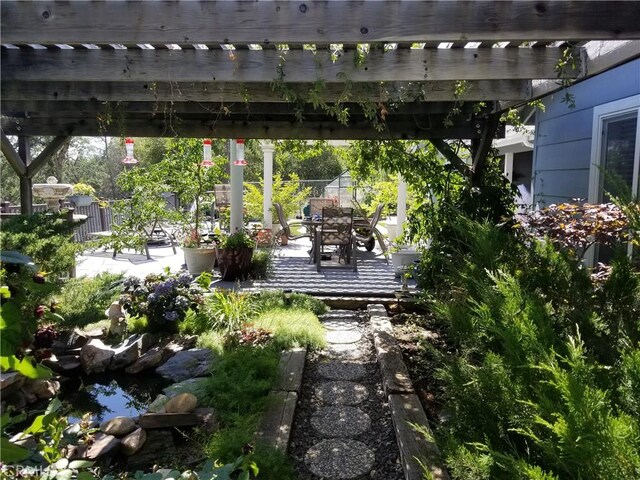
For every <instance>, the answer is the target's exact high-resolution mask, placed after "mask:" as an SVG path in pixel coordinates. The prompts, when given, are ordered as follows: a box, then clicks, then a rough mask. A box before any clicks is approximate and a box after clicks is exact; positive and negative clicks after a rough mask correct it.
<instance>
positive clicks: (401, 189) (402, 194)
mask: <svg viewBox="0 0 640 480" xmlns="http://www.w3.org/2000/svg"><path fill="white" fill-rule="evenodd" d="M406 219H407V182H405V181H404V178H402V175H400V174H398V220H397V224H396V237H399V236H401V235H402V226H403V225H404V221H405V220H406Z"/></svg>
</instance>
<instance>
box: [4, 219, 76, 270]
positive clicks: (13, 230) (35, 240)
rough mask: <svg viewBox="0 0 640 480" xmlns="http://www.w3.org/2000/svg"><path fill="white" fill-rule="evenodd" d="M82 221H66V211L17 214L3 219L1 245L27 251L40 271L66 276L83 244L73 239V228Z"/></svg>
mask: <svg viewBox="0 0 640 480" xmlns="http://www.w3.org/2000/svg"><path fill="white" fill-rule="evenodd" d="M82 223H83V222H73V223H69V222H68V221H67V214H66V212H63V213H50V212H47V213H34V214H33V215H18V216H16V217H13V218H11V219H10V220H8V221H6V222H3V224H2V231H0V245H2V249H3V250H17V251H18V252H20V253H23V254H25V255H28V256H29V257H31V258H32V259H33V261H34V262H35V263H36V265H38V267H39V268H40V270H41V271H43V272H46V273H47V274H50V275H52V276H53V277H60V276H66V275H67V274H68V272H69V270H70V269H71V268H72V267H73V266H74V265H75V256H76V253H77V252H78V251H80V249H81V248H82V246H81V245H80V244H77V243H73V229H74V228H75V227H76V226H78V225H81V224H82Z"/></svg>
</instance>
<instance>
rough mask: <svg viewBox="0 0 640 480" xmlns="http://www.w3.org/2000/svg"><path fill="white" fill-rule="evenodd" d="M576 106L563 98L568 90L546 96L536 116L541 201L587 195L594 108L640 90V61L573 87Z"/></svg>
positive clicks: (537, 178) (536, 173) (536, 190)
mask: <svg viewBox="0 0 640 480" xmlns="http://www.w3.org/2000/svg"><path fill="white" fill-rule="evenodd" d="M569 91H570V93H571V94H573V95H574V96H575V104H576V107H575V108H574V109H569V107H568V106H567V104H565V103H562V102H561V100H562V98H563V96H564V92H558V93H556V94H554V95H550V96H548V97H546V98H545V99H544V104H545V112H538V113H537V115H536V137H535V144H534V145H535V146H534V152H533V164H534V167H533V175H534V196H533V199H534V200H533V201H534V204H535V205H538V206H540V207H544V206H547V205H550V204H552V203H558V202H562V201H567V200H569V199H571V198H584V199H586V198H587V195H588V191H589V170H590V168H591V165H590V162H591V144H592V143H591V142H592V138H591V135H592V128H593V108H594V107H595V106H598V105H602V104H605V103H609V102H613V101H615V100H620V99H622V98H627V97H630V96H632V95H637V94H639V93H640V59H636V60H634V61H632V62H628V63H626V64H624V65H621V66H619V67H616V68H614V69H612V70H609V71H608V72H605V73H602V74H600V75H597V76H595V77H593V78H590V79H588V80H585V81H584V82H581V83H578V84H577V85H574V86H572V87H571V88H570V90H569Z"/></svg>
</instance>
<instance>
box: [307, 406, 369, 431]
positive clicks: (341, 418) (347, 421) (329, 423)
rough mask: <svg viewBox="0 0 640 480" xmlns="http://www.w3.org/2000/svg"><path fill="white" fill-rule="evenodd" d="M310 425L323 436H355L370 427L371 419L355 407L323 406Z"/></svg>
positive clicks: (312, 418)
mask: <svg viewBox="0 0 640 480" xmlns="http://www.w3.org/2000/svg"><path fill="white" fill-rule="evenodd" d="M311 425H313V428H315V429H316V430H317V431H318V433H320V435H322V436H324V437H357V436H358V435H360V434H361V433H364V432H366V431H367V430H369V429H370V428H371V419H370V418H369V415H367V414H366V413H364V412H363V411H362V410H358V409H357V408H355V407H341V406H339V407H323V408H321V409H320V410H318V411H317V412H316V413H315V414H314V415H313V417H311Z"/></svg>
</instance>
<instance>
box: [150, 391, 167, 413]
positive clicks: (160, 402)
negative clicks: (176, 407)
mask: <svg viewBox="0 0 640 480" xmlns="http://www.w3.org/2000/svg"><path fill="white" fill-rule="evenodd" d="M168 401H169V397H167V396H166V395H158V396H157V397H156V398H155V400H154V401H153V402H151V403H150V404H149V406H148V407H147V412H149V413H160V412H164V405H165V404H166V403H167V402H168Z"/></svg>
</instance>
